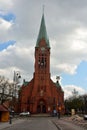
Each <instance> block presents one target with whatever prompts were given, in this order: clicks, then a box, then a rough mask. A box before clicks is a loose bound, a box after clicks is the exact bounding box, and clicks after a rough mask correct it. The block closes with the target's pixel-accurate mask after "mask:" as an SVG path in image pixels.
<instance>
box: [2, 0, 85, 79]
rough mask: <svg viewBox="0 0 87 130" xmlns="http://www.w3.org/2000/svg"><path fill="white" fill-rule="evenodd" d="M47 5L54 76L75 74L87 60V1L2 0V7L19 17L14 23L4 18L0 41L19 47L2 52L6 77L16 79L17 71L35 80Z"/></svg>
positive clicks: (47, 25) (11, 47) (3, 72)
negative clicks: (42, 23) (37, 54)
mask: <svg viewBox="0 0 87 130" xmlns="http://www.w3.org/2000/svg"><path fill="white" fill-rule="evenodd" d="M43 4H45V13H44V14H45V21H46V27H47V32H48V36H49V41H50V45H51V73H52V77H55V75H57V74H61V73H64V72H65V73H69V74H75V73H76V69H77V67H78V65H79V64H80V63H81V62H82V60H86V61H87V6H86V5H87V1H85V0H83V1H82V0H77V1H76V0H73V1H70V0H67V1H61V0H58V1H56V0H54V1H50V3H49V1H47V0H38V1H36V0H32V1H30V0H0V8H1V9H2V10H3V9H5V10H6V13H7V12H10V11H12V13H14V15H15V16H16V20H15V23H14V24H13V23H11V22H7V21H5V20H3V19H2V18H0V30H1V32H2V33H0V40H2V41H6V40H8V39H9V40H11V39H12V40H15V41H16V44H15V46H10V47H8V48H7V49H6V50H4V51H2V52H0V72H2V74H5V72H6V73H7V74H8V77H12V71H14V69H17V70H20V71H21V72H22V73H23V75H24V77H27V76H26V75H29V76H31V77H32V74H33V71H34V47H35V45H36V40H37V36H38V32H39V27H40V21H41V15H42V5H43ZM1 13H5V11H4V12H3V11H1ZM8 68H9V69H8ZM27 73H28V74H27Z"/></svg>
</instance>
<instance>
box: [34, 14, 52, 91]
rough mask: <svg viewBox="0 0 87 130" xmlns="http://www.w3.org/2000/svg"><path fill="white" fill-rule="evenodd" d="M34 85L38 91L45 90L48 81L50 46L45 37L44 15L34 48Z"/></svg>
mask: <svg viewBox="0 0 87 130" xmlns="http://www.w3.org/2000/svg"><path fill="white" fill-rule="evenodd" d="M34 78H35V84H37V86H38V90H39V89H40V90H43V89H44V90H46V86H49V81H50V45H49V39H48V36H47V31H46V26H45V19H44V14H43V15H42V19H41V25H40V30H39V34H38V38H37V42H36V47H35V73H34Z"/></svg>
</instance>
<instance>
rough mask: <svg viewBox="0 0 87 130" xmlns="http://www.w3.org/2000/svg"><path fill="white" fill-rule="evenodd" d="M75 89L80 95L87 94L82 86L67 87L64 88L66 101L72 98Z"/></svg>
mask: <svg viewBox="0 0 87 130" xmlns="http://www.w3.org/2000/svg"><path fill="white" fill-rule="evenodd" d="M74 89H75V90H76V91H77V92H78V94H79V95H82V94H84V93H85V89H83V88H81V87H80V86H75V85H65V86H63V90H64V96H65V99H66V98H69V97H71V96H72V92H73V90H74Z"/></svg>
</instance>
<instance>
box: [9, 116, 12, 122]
mask: <svg viewBox="0 0 87 130" xmlns="http://www.w3.org/2000/svg"><path fill="white" fill-rule="evenodd" d="M9 124H12V115H10V117H9Z"/></svg>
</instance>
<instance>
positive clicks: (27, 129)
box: [1, 117, 87, 130]
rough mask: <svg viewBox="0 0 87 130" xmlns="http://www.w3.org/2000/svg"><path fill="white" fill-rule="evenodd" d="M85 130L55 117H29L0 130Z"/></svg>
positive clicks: (15, 121)
mask: <svg viewBox="0 0 87 130" xmlns="http://www.w3.org/2000/svg"><path fill="white" fill-rule="evenodd" d="M3 128H4V130H87V128H86V129H85V128H82V127H81V126H80V125H76V124H74V123H73V122H69V121H68V120H67V121H66V120H64V118H61V119H58V118H57V117H29V118H22V119H17V120H14V121H13V122H12V124H11V125H10V124H9V125H7V127H2V129H1V130H3Z"/></svg>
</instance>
